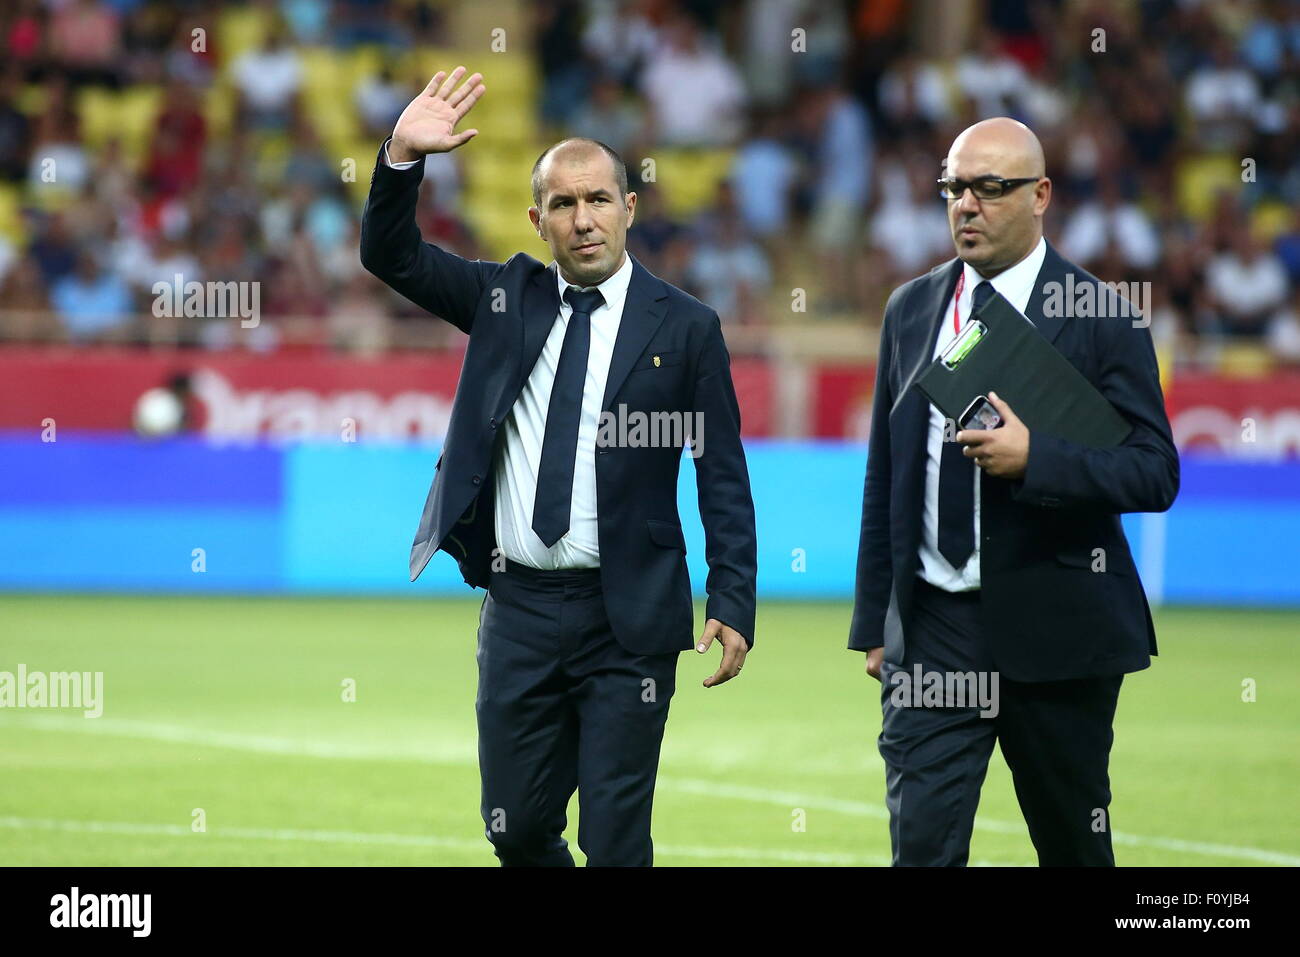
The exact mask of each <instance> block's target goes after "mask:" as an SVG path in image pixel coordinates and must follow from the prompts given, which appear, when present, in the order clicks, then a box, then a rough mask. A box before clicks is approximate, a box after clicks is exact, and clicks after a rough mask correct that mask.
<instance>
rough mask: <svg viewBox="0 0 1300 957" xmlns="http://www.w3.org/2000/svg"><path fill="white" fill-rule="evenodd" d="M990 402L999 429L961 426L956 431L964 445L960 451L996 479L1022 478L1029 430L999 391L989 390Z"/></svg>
mask: <svg viewBox="0 0 1300 957" xmlns="http://www.w3.org/2000/svg"><path fill="white" fill-rule="evenodd" d="M989 402H991V403H993V408H995V409H997V410H998V414H999V415H1001V416H1002V424H1001V425H1000V426H998V427H997V428H996V429H962V430H961V431H960V432H958V433H957V441H958V442H960V443H961V444H962V445H964V446H965V448H963V449H962V453H961V454H962V455H964V456H966V457H967V458H971V459H974V460H975V464H976V465H978V466H979V467H980V468H982V469H983V470H984V471H985V472H987V473H988V474H989V475H992V476H993V477H994V478H1002V479H1018V478H1023V477H1024V474H1025V467H1026V466H1027V465H1028V464H1029V429H1027V428H1026V427H1025V423H1023V422H1021V421H1020V417H1019V416H1017V415H1016V414H1015V413H1014V412H1012V411H1011V406H1009V405H1007V404H1006V403H1005V402H1003V401H1002V400H1001V399H1000V398H998V394H997V393H996V392H990V393H989Z"/></svg>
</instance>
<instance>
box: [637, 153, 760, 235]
mask: <svg viewBox="0 0 1300 957" xmlns="http://www.w3.org/2000/svg"><path fill="white" fill-rule="evenodd" d="M733 157H734V153H733V151H732V150H729V149H678V148H667V147H664V148H658V149H655V150H653V151H651V154H650V156H649V159H650V160H653V166H643V167H641V168H637V169H629V170H628V171H627V178H628V187H629V188H630V189H636V184H637V183H639V182H641V181H642V178H643V176H648V175H650V173H651V172H653V175H654V183H655V185H656V186H658V187H659V191H660V193H661V194H662V195H663V198H664V206H665V207H666V208H667V210H668V213H669V215H670V216H673V217H674V218H688V217H689V216H690V215H691V214H693V213H695V212H698V211H699V210H701V209H703V208H704V207H706V206H708V205H709V203H711V202H712V201H713V198H714V196H715V195H716V193H717V191H718V184H719V183H721V182H722V181H723V180H725V179H726V178H727V176H728V175H729V174H730V172H731V165H732V160H733Z"/></svg>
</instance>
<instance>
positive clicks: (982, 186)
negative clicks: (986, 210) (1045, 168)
mask: <svg viewBox="0 0 1300 957" xmlns="http://www.w3.org/2000/svg"><path fill="white" fill-rule="evenodd" d="M1042 178H1043V177H1041V176H1022V177H1020V178H1019V179H1004V178H1003V177H1001V176H980V177H977V178H976V179H969V180H968V179H953V178H952V177H948V178H947V179H941V180H939V181H938V182H939V195H940V196H942V197H943V198H944V199H961V198H962V196H963V195H965V193H966V190H968V189H969V190H970V191H971V192H972V193H974V194H975V198H976V199H999V198H1001V197H1002V196H1005V195H1006V194H1007V193H1009V192H1011V190H1013V189H1015V188H1016V187H1017V186H1024V185H1025V184H1026V183H1037V182H1038V181H1039V180H1040V179H1042Z"/></svg>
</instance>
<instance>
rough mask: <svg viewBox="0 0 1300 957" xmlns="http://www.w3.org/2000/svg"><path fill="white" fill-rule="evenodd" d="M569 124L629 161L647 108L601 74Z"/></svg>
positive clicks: (577, 132) (608, 76) (573, 128)
mask: <svg viewBox="0 0 1300 957" xmlns="http://www.w3.org/2000/svg"><path fill="white" fill-rule="evenodd" d="M403 105H405V104H403ZM569 126H570V133H571V135H573V136H585V137H587V138H588V139H593V140H596V141H598V142H601V143H604V144H605V145H606V146H608V147H610V148H611V149H612V150H614V152H616V153H618V154H619V155H620V156H622V157H623V158H624V160H628V159H630V158H631V157H632V156H633V155H634V153H635V151H636V149H637V146H638V143H639V142H640V140H641V136H642V130H643V129H644V127H645V110H644V109H642V107H641V105H640V103H639V102H638V101H637V100H636V99H635V98H631V97H625V96H624V95H623V89H622V87H621V86H620V85H619V83H618V82H617V81H616V80H615V79H614V78H613V76H611V75H609V74H600V75H599V76H597V78H596V79H595V81H594V82H593V83H592V85H591V95H590V96H589V97H588V99H587V101H586V102H585V103H583V105H582V106H580V107H578V110H577V112H575V113H574V114H573V119H572V121H571V122H570V124H569Z"/></svg>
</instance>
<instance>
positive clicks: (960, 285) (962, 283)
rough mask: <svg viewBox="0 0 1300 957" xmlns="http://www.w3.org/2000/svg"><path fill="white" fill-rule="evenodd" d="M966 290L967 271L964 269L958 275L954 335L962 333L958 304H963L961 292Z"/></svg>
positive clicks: (953, 308) (953, 324)
mask: <svg viewBox="0 0 1300 957" xmlns="http://www.w3.org/2000/svg"><path fill="white" fill-rule="evenodd" d="M965 288H966V270H965V269H964V268H963V269H962V271H961V272H959V273H958V274H957V295H956V296H955V297H954V298H953V301H952V331H953V333H954V334H956V333H958V332H961V313H959V312H958V311H957V303H959V302H961V291H962V290H963V289H965Z"/></svg>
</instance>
